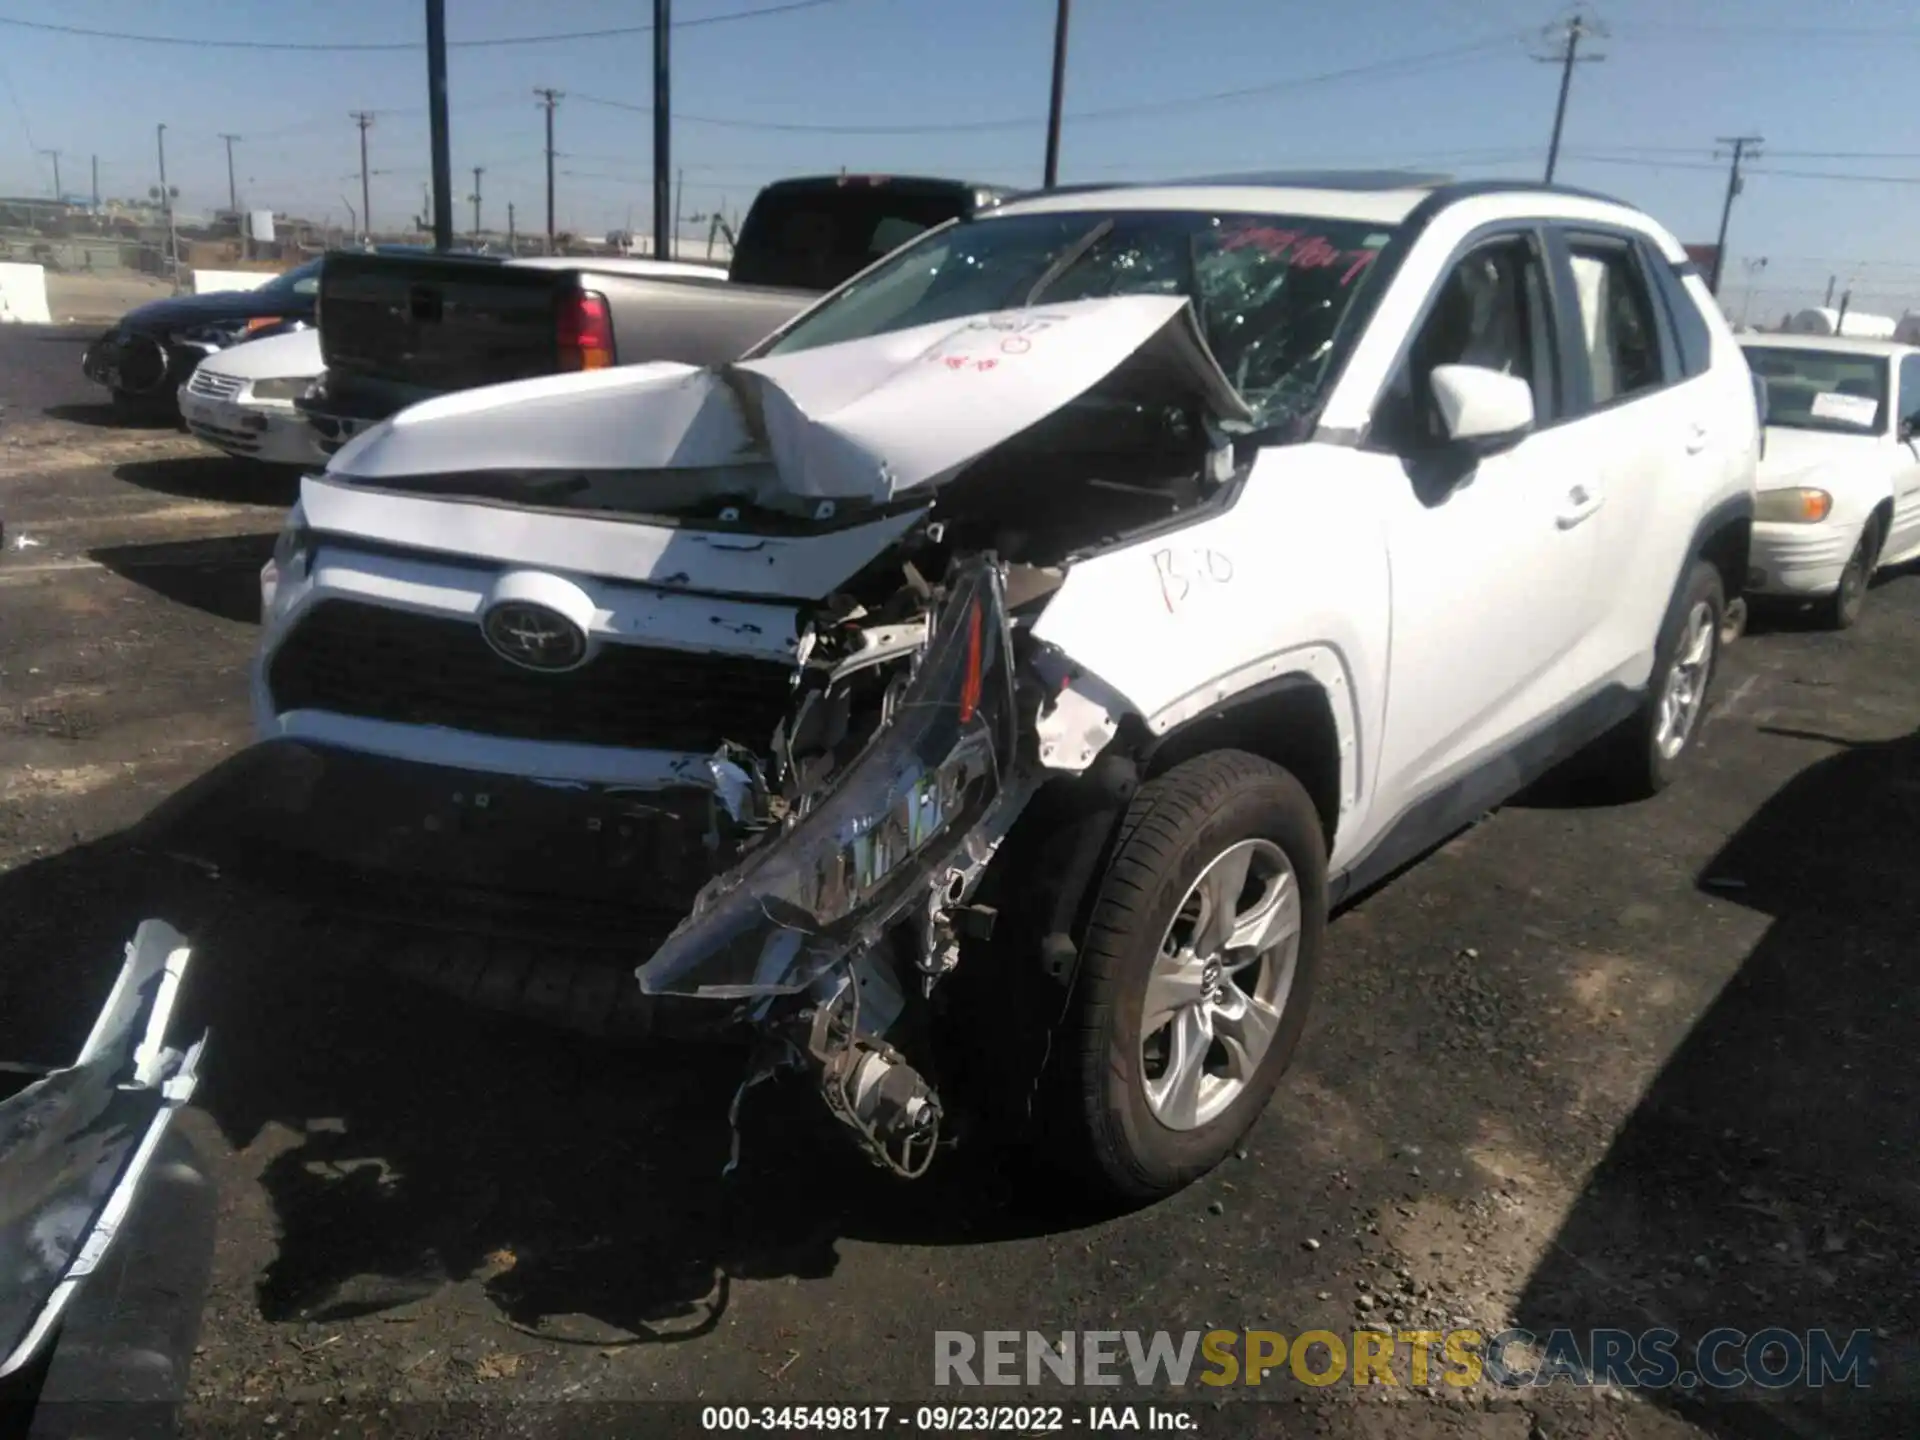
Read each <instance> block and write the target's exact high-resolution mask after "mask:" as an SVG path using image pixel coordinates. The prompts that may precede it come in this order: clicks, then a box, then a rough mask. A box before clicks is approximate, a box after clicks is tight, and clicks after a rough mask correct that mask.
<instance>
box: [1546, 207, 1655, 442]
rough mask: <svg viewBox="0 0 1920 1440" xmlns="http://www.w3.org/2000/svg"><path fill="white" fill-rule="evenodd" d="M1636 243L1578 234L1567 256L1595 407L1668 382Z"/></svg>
mask: <svg viewBox="0 0 1920 1440" xmlns="http://www.w3.org/2000/svg"><path fill="white" fill-rule="evenodd" d="M1633 253H1634V252H1633V247H1632V246H1630V245H1627V244H1623V243H1620V242H1618V241H1612V240H1587V239H1583V238H1579V237H1573V238H1571V239H1570V240H1569V243H1568V246H1567V255H1568V259H1569V261H1570V262H1571V263H1572V266H1573V288H1574V292H1575V294H1576V295H1577V296H1578V297H1579V301H1580V337H1579V348H1580V350H1581V351H1582V352H1583V353H1584V354H1585V356H1586V359H1587V370H1588V373H1589V374H1590V375H1591V376H1592V377H1593V404H1594V406H1595V408H1598V407H1600V406H1603V405H1610V404H1612V403H1613V402H1614V401H1616V400H1624V399H1627V398H1628V397H1629V396H1633V395H1638V394H1641V393H1643V392H1645V391H1648V390H1657V389H1659V388H1660V386H1661V385H1663V384H1665V383H1666V376H1665V374H1664V373H1663V367H1662V364H1661V361H1662V358H1663V357H1662V356H1661V353H1660V327H1659V322H1658V321H1657V320H1656V318H1655V316H1654V313H1653V296H1652V295H1651V294H1649V293H1648V291H1647V285H1646V281H1645V280H1644V279H1642V278H1641V275H1640V267H1639V266H1638V265H1636V264H1635V263H1634V258H1633Z"/></svg>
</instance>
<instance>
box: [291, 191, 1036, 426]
mask: <svg viewBox="0 0 1920 1440" xmlns="http://www.w3.org/2000/svg"><path fill="white" fill-rule="evenodd" d="M1008 193H1010V192H1009V191H1007V190H1004V189H999V188H996V187H992V186H986V185H976V184H970V183H966V182H963V181H957V180H939V179H924V178H914V177H900V176H865V175H862V176H844V175H843V176H825V177H808V178H802V179H793V180H780V181H776V182H775V183H773V184H771V185H769V186H767V187H766V188H765V189H764V190H762V191H761V192H760V194H759V195H758V196H757V197H756V198H755V200H754V202H753V206H752V208H751V209H750V210H749V211H748V212H747V218H746V220H745V222H744V223H743V224H742V225H741V227H740V234H739V236H738V238H737V240H736V242H735V245H734V250H733V259H732V262H731V264H730V265H729V267H728V268H727V269H726V270H724V271H723V270H721V269H719V268H718V267H717V266H716V267H703V266H698V265H690V264H676V263H672V262H666V263H662V262H657V261H651V260H623V259H617V258H616V259H596V258H593V257H590V256H583V257H578V258H566V259H552V258H542V259H539V260H532V261H508V262H506V263H505V264H501V263H498V262H496V261H488V260H481V259H470V258H463V257H460V256H456V255H414V256H391V255H359V254H347V253H339V254H333V255H329V256H328V257H327V263H326V266H325V268H324V270H323V272H322V275H321V280H320V303H319V311H318V314H319V317H320V322H321V323H320V345H321V354H322V358H323V359H324V361H325V363H326V373H325V374H324V375H322V376H321V378H320V379H319V381H318V382H316V384H315V386H314V388H313V390H312V391H310V392H309V393H308V394H307V395H306V396H304V397H303V398H302V399H300V400H299V401H297V402H296V403H297V404H298V406H299V408H300V409H301V410H302V411H303V412H304V413H305V414H306V415H307V417H308V419H309V421H310V422H311V423H312V424H313V426H314V428H315V429H316V430H317V431H318V432H319V436H320V441H321V445H322V448H323V449H325V450H327V451H328V452H329V453H330V452H332V451H333V450H336V449H338V448H339V447H340V446H341V445H343V444H344V443H346V441H347V440H349V439H351V438H352V437H353V436H354V435H355V434H357V433H358V432H359V431H361V430H364V429H366V428H368V427H369V426H371V425H374V424H377V423H378V422H379V421H381V420H384V419H386V418H387V417H388V416H390V415H393V414H395V413H396V412H398V411H400V410H403V409H405V408H406V407H407V406H409V405H412V404H415V403H417V402H419V401H421V400H425V399H429V398H431V397H433V396H435V395H443V394H446V393H448V392H450V391H455V390H468V389H473V388H475V387H477V386H481V385H493V384H498V383H500V382H502V381H507V380H524V379H529V378H532V377H534V376H539V375H553V374H558V373H560V372H563V371H568V370H595V369H601V368H604V367H606V366H610V365H631V364H637V363H640V362H643V361H650V360H677V361H681V362H684V363H686V364H690V365H717V364H720V363H722V362H723V361H727V360H732V359H734V358H736V357H737V356H739V355H740V354H741V353H742V352H743V351H745V350H746V349H747V348H748V347H749V346H751V345H752V344H753V343H754V342H755V341H757V340H760V339H761V338H763V337H764V336H766V335H768V334H770V333H771V332H772V331H774V330H777V329H778V328H779V327H780V326H781V325H783V324H785V323H786V322H787V321H788V320H789V319H791V318H792V317H793V316H794V315H796V314H798V313H799V312H800V311H801V310H803V309H805V308H806V307H807V306H808V305H810V304H812V303H813V302H814V300H816V299H817V298H819V296H820V295H821V294H823V293H825V292H826V291H828V290H831V289H833V288H834V287H835V286H837V285H839V284H841V283H842V282H843V281H846V280H849V279H851V278H852V277H853V276H855V275H857V274H859V273H860V271H862V270H864V269H866V268H867V266H869V265H871V264H872V263H873V262H874V261H876V260H878V259H880V258H881V257H882V256H883V255H886V254H887V253H888V252H889V251H892V250H894V249H897V248H898V247H899V246H900V245H902V244H904V243H905V242H906V241H908V240H910V239H912V238H913V237H914V236H915V235H917V234H919V233H920V232H921V231H923V230H927V229H930V228H932V227H933V226H935V225H940V224H944V223H945V222H946V221H949V220H953V219H958V218H961V217H963V216H967V215H971V214H973V213H975V212H977V211H979V210H981V209H983V208H986V207H988V206H991V205H994V204H997V203H998V202H999V201H1000V200H1001V199H1002V198H1003V197H1004V196H1005V195H1007V194H1008Z"/></svg>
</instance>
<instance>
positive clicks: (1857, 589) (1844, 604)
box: [1815, 516, 1880, 630]
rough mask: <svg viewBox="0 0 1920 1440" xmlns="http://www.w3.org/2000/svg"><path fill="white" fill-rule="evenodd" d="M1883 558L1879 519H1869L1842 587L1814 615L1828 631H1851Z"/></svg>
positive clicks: (1824, 601) (1843, 576) (1841, 574)
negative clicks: (1875, 567) (1880, 559)
mask: <svg viewBox="0 0 1920 1440" xmlns="http://www.w3.org/2000/svg"><path fill="white" fill-rule="evenodd" d="M1879 558H1880V519H1879V517H1878V516H1875V517H1873V518H1872V519H1870V520H1868V521H1867V523H1866V525H1865V526H1863V527H1862V528H1861V531H1860V543H1859V544H1858V545H1855V546H1854V547H1853V554H1852V555H1851V556H1849V557H1848V559H1847V568H1846V569H1845V570H1843V571H1842V572H1841V573H1840V584H1839V587H1838V588H1837V589H1835V590H1834V592H1833V593H1832V594H1831V595H1828V596H1827V597H1825V598H1824V599H1823V600H1821V601H1820V603H1819V605H1818V606H1817V607H1816V610H1815V613H1816V614H1817V615H1818V616H1819V619H1820V624H1821V625H1822V626H1824V627H1825V628H1826V629H1828V630H1851V629H1852V628H1853V626H1854V623H1855V622H1856V621H1858V620H1859V618H1860V611H1861V608H1862V607H1863V606H1864V605H1865V604H1866V603H1867V583H1868V582H1869V581H1870V580H1872V579H1873V570H1874V566H1875V564H1876V563H1877V562H1878V560H1879Z"/></svg>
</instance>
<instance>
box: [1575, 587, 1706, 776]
mask: <svg viewBox="0 0 1920 1440" xmlns="http://www.w3.org/2000/svg"><path fill="white" fill-rule="evenodd" d="M1703 605H1704V606H1705V607H1706V610H1707V615H1706V619H1707V636H1708V639H1707V647H1708V648H1707V656H1706V661H1705V669H1704V673H1702V674H1701V675H1700V676H1699V679H1698V685H1699V699H1698V703H1697V704H1696V705H1695V706H1694V707H1693V713H1692V718H1691V720H1690V721H1689V722H1688V725H1687V727H1686V729H1685V732H1684V733H1683V735H1682V737H1681V741H1680V745H1679V748H1678V749H1674V750H1672V752H1671V753H1669V748H1668V747H1667V746H1666V745H1663V743H1662V741H1663V733H1662V726H1661V714H1662V706H1661V702H1662V699H1663V697H1664V696H1665V695H1666V693H1667V686H1668V684H1669V682H1670V680H1671V678H1672V676H1673V673H1674V670H1675V668H1676V666H1677V665H1679V664H1680V663H1681V661H1682V659H1683V656H1682V648H1683V646H1684V645H1686V644H1687V642H1688V640H1689V638H1690V636H1694V635H1695V634H1696V632H1694V631H1693V630H1692V628H1691V627H1692V625H1693V622H1694V620H1695V617H1696V616H1697V613H1698V611H1699V609H1700V607H1701V606H1703ZM1726 609H1727V601H1726V590H1725V587H1724V586H1723V585H1722V584H1721V581H1720V572H1719V571H1718V570H1716V569H1715V568H1714V567H1713V566H1712V565H1711V564H1709V563H1708V562H1707V561H1705V560H1696V561H1694V562H1693V568H1692V569H1691V570H1690V571H1689V572H1688V574H1687V583H1686V588H1685V589H1684V591H1682V593H1681V600H1680V604H1679V605H1677V606H1676V607H1674V610H1673V612H1672V613H1671V614H1670V615H1669V616H1668V617H1667V620H1666V623H1665V626H1664V628H1663V629H1662V631H1661V633H1660V640H1659V643H1658V644H1657V645H1656V646H1655V647H1654V657H1653V673H1652V675H1651V676H1649V677H1648V681H1647V694H1646V698H1645V699H1644V700H1643V701H1642V702H1641V705H1640V708H1639V710H1637V711H1636V712H1635V713H1634V715H1633V717H1632V718H1631V719H1629V720H1628V721H1627V722H1626V723H1625V724H1624V725H1622V726H1621V727H1620V728H1619V729H1618V730H1617V731H1615V732H1614V733H1613V735H1612V736H1610V737H1609V741H1608V744H1607V746H1606V750H1607V754H1606V757H1605V766H1604V770H1605V781H1606V788H1607V789H1608V790H1610V791H1612V792H1613V793H1614V794H1616V795H1618V796H1619V797H1620V798H1623V799H1646V798H1648V797H1649V796H1652V795H1656V794H1658V793H1659V792H1660V791H1662V790H1664V789H1666V788H1667V786H1668V785H1670V784H1672V783H1673V779H1674V776H1675V775H1676V774H1677V773H1678V772H1679V769H1680V766H1681V765H1682V764H1683V763H1684V762H1685V761H1686V758H1687V756H1688V755H1690V754H1691V753H1692V752H1693V747H1694V743H1695V742H1696V741H1697V740H1698V739H1699V737H1700V729H1701V727H1702V725H1704V724H1705V723H1706V711H1707V699H1708V696H1709V695H1710V694H1711V693H1712V689H1713V677H1714V674H1715V673H1716V672H1717V671H1718V670H1719V668H1720V647H1721V645H1722V643H1723V641H1722V635H1723V631H1724V628H1725V622H1726Z"/></svg>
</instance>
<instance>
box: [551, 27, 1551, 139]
mask: <svg viewBox="0 0 1920 1440" xmlns="http://www.w3.org/2000/svg"><path fill="white" fill-rule="evenodd" d="M1512 43H1513V37H1506V38H1502V39H1499V40H1483V41H1479V42H1476V43H1474V44H1471V45H1456V46H1453V47H1451V48H1449V49H1446V50H1435V51H1430V52H1428V53H1427V54H1424V55H1408V56H1403V57H1401V58H1400V59H1397V60H1382V61H1376V62H1374V63H1372V64H1368V65H1354V66H1350V67H1348V68H1347V69H1344V70H1328V71H1323V72H1321V73H1320V74H1317V75H1301V76H1297V77H1295V78H1293V79H1290V80H1276V81H1272V82H1269V83H1267V84H1262V85H1247V86H1243V87H1241V88H1239V89H1235V90H1215V91H1212V92H1210V93H1208V94H1205V95H1184V96H1180V97H1177V98H1174V99H1167V100H1149V101H1142V102H1141V103H1139V104H1136V105H1116V106H1112V107H1109V108H1107V109H1102V110H1083V111H1080V112H1078V113H1077V114H1069V115H1067V116H1066V117H1065V118H1066V119H1068V120H1072V121H1074V122H1076V123H1085V122H1086V121H1089V120H1113V119H1119V118H1121V117H1125V116H1133V115H1152V114H1157V113H1160V112H1162V111H1167V110H1189V109H1192V108H1193V107H1195V106H1197V105H1214V104H1220V103H1223V102H1226V101H1230V100H1244V99H1250V98H1252V97H1253V96H1256V95H1273V94H1279V93H1282V92H1284V91H1288V90H1298V89H1304V88H1306V87H1308V86H1312V85H1329V84H1333V83H1334V82H1336V81H1340V80H1354V79H1360V78H1363V77H1365V76H1369V75H1379V74H1389V73H1404V72H1405V71H1406V70H1408V69H1411V68H1417V67H1420V66H1426V65H1432V64H1435V63H1437V62H1440V61H1449V60H1463V59H1471V58H1473V57H1475V56H1480V55H1491V54H1493V53H1494V52H1496V51H1499V50H1504V49H1506V48H1508V47H1509V46H1510V45H1511V44H1512ZM573 98H574V99H576V100H579V101H581V102H583V103H584V104H588V105H602V106H605V107H606V108H607V109H609V110H627V111H631V112H633V113H635V114H640V115H650V114H652V113H653V110H652V107H651V106H648V105H634V104H631V103H629V102H628V101H625V100H608V99H604V98H602V97H600V96H596V95H581V94H577V93H576V94H575V95H574V97H573ZM673 118H674V119H675V120H677V121H679V122H681V123H683V124H694V125H714V126H718V127H720V128H722V129H727V130H767V131H778V132H783V133H795V134H806V135H952V134H959V133H962V132H978V131H987V130H1024V129H1026V128H1027V127H1028V126H1030V125H1044V124H1046V121H1047V117H1046V116H1044V115H1025V116H1021V117H1019V118H1017V119H1016V118H1011V117H1009V118H1008V119H1005V120H963V121H950V122H948V123H946V124H944V125H809V124H803V123H800V122H798V121H774V120H730V119H724V118H722V117H720V116H716V115H687V114H684V113H681V114H676V115H675V116H674V117H673Z"/></svg>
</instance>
